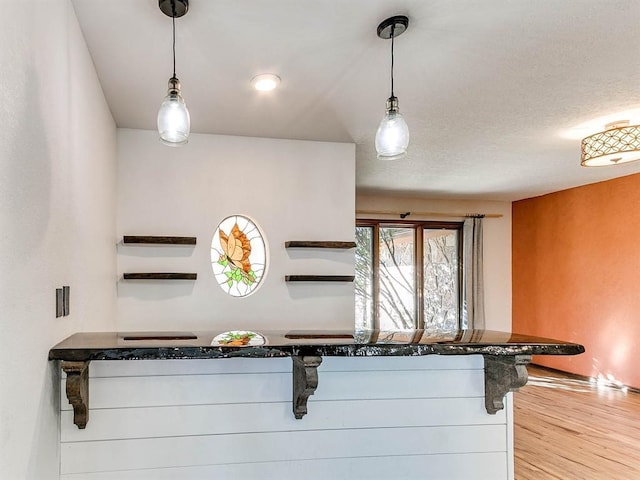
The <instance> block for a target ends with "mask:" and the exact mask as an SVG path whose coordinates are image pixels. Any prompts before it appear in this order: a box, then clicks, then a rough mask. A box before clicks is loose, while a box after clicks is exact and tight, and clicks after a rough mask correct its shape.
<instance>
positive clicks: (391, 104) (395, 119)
mask: <svg viewBox="0 0 640 480" xmlns="http://www.w3.org/2000/svg"><path fill="white" fill-rule="evenodd" d="M407 147H409V127H408V126H407V122H405V120H404V117H403V116H402V114H401V113H400V112H399V111H398V99H397V98H395V97H391V98H389V100H387V113H386V114H385V116H384V118H383V119H382V121H381V122H380V126H379V127H378V131H377V132H376V151H377V152H378V159H379V160H398V159H400V158H402V157H404V156H405V155H406V154H407Z"/></svg>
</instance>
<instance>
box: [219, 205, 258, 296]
mask: <svg viewBox="0 0 640 480" xmlns="http://www.w3.org/2000/svg"><path fill="white" fill-rule="evenodd" d="M266 266H267V252H266V246H265V241H264V236H263V235H262V231H261V230H260V228H259V227H258V226H257V225H256V223H255V222H253V220H251V219H250V218H248V217H245V216H244V215H232V216H230V217H227V218H225V219H224V220H222V222H220V224H219V225H218V228H216V231H215V233H214V235H213V240H212V241H211V267H212V268H213V273H214V274H215V276H216V280H217V282H218V285H220V287H221V288H222V289H223V290H224V291H225V292H226V293H228V294H229V295H231V296H234V297H246V296H247V295H250V294H251V293H253V292H254V291H255V290H256V288H258V286H259V285H260V281H261V280H262V278H263V276H264V273H265V271H266Z"/></svg>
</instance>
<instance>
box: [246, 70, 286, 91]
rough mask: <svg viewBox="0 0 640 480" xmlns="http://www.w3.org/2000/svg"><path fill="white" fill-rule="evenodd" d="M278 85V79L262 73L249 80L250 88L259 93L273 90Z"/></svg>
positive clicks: (275, 76)
mask: <svg viewBox="0 0 640 480" xmlns="http://www.w3.org/2000/svg"><path fill="white" fill-rule="evenodd" d="M278 85H280V77H279V76H277V75H274V74H273V73H262V74H260V75H256V76H255V77H253V78H252V79H251V86H253V88H255V89H256V90H258V91H259V92H269V91H271V90H275V88H276V87H277V86H278Z"/></svg>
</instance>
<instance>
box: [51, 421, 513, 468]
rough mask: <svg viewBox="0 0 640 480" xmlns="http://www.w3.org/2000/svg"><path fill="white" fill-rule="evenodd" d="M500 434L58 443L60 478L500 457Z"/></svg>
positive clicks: (308, 434)
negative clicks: (398, 458)
mask: <svg viewBox="0 0 640 480" xmlns="http://www.w3.org/2000/svg"><path fill="white" fill-rule="evenodd" d="M505 429H506V427H505V425H482V426H462V427H457V426H447V427H417V428H383V429H358V430H327V431H303V432H283V433H279V432H278V433H257V434H256V433H253V434H235V435H211V436H189V437H169V438H148V439H136V440H111V441H96V442H81V443H63V444H62V445H61V473H62V474H67V473H83V472H101V471H116V470H134V469H145V468H167V467H178V466H197V465H216V464H228V463H246V462H279V461H290V460H300V459H307V460H309V459H329V458H345V457H379V456H395V455H425V454H443V453H483V452H484V453H488V452H505V442H504V438H505V435H506V433H505ZM505 454H506V452H505ZM505 466H506V464H505Z"/></svg>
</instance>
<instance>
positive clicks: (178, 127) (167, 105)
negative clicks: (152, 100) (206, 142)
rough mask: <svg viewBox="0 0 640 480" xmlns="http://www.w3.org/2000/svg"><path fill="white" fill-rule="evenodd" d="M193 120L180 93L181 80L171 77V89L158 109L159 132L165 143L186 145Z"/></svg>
mask: <svg viewBox="0 0 640 480" xmlns="http://www.w3.org/2000/svg"><path fill="white" fill-rule="evenodd" d="M190 129H191V120H190V118H189V110H188V109H187V105H186V104H185V103H184V99H183V98H182V95H180V82H179V81H178V79H177V78H175V77H172V78H171V79H169V90H168V92H167V96H166V97H165V98H164V101H163V102H162V105H161V106H160V110H159V111H158V133H159V134H160V140H162V143H164V144H165V145H170V146H179V145H184V144H185V143H187V141H188V140H189V131H190Z"/></svg>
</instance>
